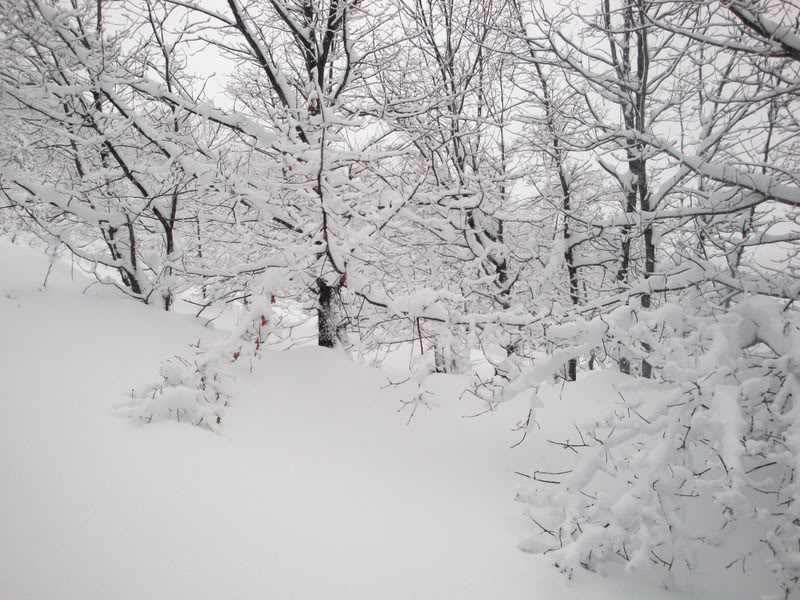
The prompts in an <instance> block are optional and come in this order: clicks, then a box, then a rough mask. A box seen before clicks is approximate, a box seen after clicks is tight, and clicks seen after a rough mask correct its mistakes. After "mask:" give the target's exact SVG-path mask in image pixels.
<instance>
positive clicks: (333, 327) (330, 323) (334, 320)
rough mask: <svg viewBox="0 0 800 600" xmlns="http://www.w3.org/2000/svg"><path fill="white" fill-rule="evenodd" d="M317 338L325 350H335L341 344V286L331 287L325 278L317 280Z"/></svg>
mask: <svg viewBox="0 0 800 600" xmlns="http://www.w3.org/2000/svg"><path fill="white" fill-rule="evenodd" d="M317 287H318V289H319V296H318V298H317V317H318V320H317V336H318V344H319V345H320V346H322V347H324V348H334V347H336V346H337V345H338V342H339V327H340V314H339V310H338V308H339V306H338V304H339V299H338V292H339V285H338V284H334V285H329V284H328V283H327V282H326V281H325V280H324V279H323V278H321V277H320V278H319V279H318V280H317Z"/></svg>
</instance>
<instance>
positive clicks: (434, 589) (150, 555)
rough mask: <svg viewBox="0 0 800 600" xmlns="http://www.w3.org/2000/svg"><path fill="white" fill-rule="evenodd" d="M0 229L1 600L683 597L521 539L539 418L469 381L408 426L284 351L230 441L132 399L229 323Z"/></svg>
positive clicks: (338, 364) (351, 377) (357, 377)
mask: <svg viewBox="0 0 800 600" xmlns="http://www.w3.org/2000/svg"><path fill="white" fill-rule="evenodd" d="M47 267H48V260H47V258H46V257H45V256H44V255H42V254H40V253H38V252H36V251H34V250H31V249H27V248H21V247H16V246H11V245H10V244H8V243H6V242H0V408H1V409H2V418H0V597H2V598H7V599H9V600H92V599H97V600H128V599H130V600H134V599H135V600H161V599H164V600H166V599H169V600H181V599H191V600H203V599H214V600H235V599H264V598H269V599H294V598H308V599H312V598H313V599H319V598H331V599H347V600H354V599H360V598H364V599H366V598H369V599H373V598H382V599H389V598H392V599H394V598H397V599H400V598H404V599H411V598H414V599H428V598H430V599H451V598H452V599H463V600H466V599H470V598H475V599H478V598H480V599H487V598H497V599H499V600H512V599H531V600H533V599H541V600H562V599H563V600H572V599H574V600H579V599H580V600H586V599H587V598H591V599H592V600H612V599H613V600H619V599H622V598H630V599H635V598H641V599H645V598H646V599H648V600H650V599H653V600H657V599H658V598H677V597H678V596H676V595H675V594H674V593H669V594H668V593H666V592H663V591H661V590H658V589H654V588H652V587H647V586H643V585H638V584H634V583H632V582H631V581H611V580H608V579H604V578H601V577H599V576H595V575H592V574H589V573H579V574H576V576H575V577H574V578H573V579H572V580H568V579H567V578H566V577H565V576H563V575H561V574H560V573H559V572H558V571H557V570H556V569H554V568H553V567H552V566H551V565H550V564H549V562H548V561H547V560H546V559H545V558H542V557H538V556H534V555H531V554H526V553H524V552H521V551H520V550H519V544H520V543H521V542H522V541H523V539H524V537H525V532H526V531H533V530H532V529H531V527H532V526H531V523H530V522H529V521H528V520H527V519H526V517H525V516H524V510H523V509H524V506H523V505H522V504H520V503H517V502H515V501H514V496H515V491H516V488H517V485H518V484H519V483H520V476H519V475H518V474H515V471H517V470H520V468H521V467H524V465H526V464H530V463H531V461H530V456H529V455H527V454H526V453H530V451H531V447H530V446H528V445H522V446H519V447H518V448H516V449H512V448H511V447H510V446H511V445H512V444H513V443H514V442H516V441H517V440H518V437H519V434H518V433H514V432H513V431H512V427H513V425H514V424H515V423H516V422H517V421H518V420H519V419H520V418H522V417H524V415H525V413H526V412H527V407H526V406H525V405H524V404H516V405H506V406H503V407H502V409H501V410H498V411H497V412H494V413H490V414H486V415H483V416H481V417H479V418H464V415H469V414H472V413H474V412H476V411H477V410H479V409H480V408H481V407H480V406H479V405H476V404H475V403H474V401H470V400H467V399H459V397H458V381H457V380H455V379H454V378H450V377H446V376H440V377H437V379H436V380H435V381H434V382H433V384H432V385H433V387H434V388H435V390H434V391H435V392H436V393H435V396H434V397H435V399H436V406H435V407H434V408H433V409H432V410H431V411H427V410H424V409H422V410H418V411H417V414H416V416H415V417H414V419H413V420H412V421H411V422H410V424H408V425H407V424H406V421H407V418H408V414H407V413H406V412H405V411H404V412H401V413H398V408H399V407H400V404H399V403H398V398H397V393H398V391H397V390H394V389H383V386H384V384H385V383H386V377H385V376H384V375H383V374H382V373H381V372H380V371H378V370H375V369H368V368H366V367H360V366H358V365H356V364H353V363H352V362H350V361H348V360H346V359H345V357H343V356H341V355H339V354H337V353H336V352H333V351H326V350H323V349H320V348H316V347H307V348H300V349H297V350H294V351H290V352H267V353H266V354H265V355H264V357H263V358H262V359H261V360H259V361H258V362H256V363H254V364H253V370H252V373H243V375H242V376H240V377H239V378H238V380H237V383H236V384H235V386H234V400H233V405H232V406H231V408H230V409H229V411H228V414H227V417H226V419H225V422H224V424H223V425H224V426H223V429H222V434H221V435H217V434H214V433H211V432H209V431H205V430H201V429H199V428H196V427H192V426H188V425H185V424H179V423H176V422H166V423H165V422H162V423H157V424H151V425H145V424H138V423H134V422H131V421H129V420H127V419H125V418H122V417H120V416H119V415H118V414H116V413H115V412H114V409H113V405H114V403H115V402H118V401H119V400H120V399H124V397H125V394H126V393H127V391H128V390H130V389H131V388H133V387H135V386H138V385H141V384H143V383H149V382H152V381H153V380H154V379H155V378H157V373H158V367H159V365H160V363H161V361H163V360H164V359H167V358H169V357H170V356H173V355H176V354H183V355H186V354H187V352H189V344H190V343H192V342H196V341H197V340H198V339H200V338H202V339H210V338H211V337H213V336H214V335H215V333H214V332H213V331H212V330H210V329H207V328H203V327H202V325H201V323H199V322H198V321H197V320H194V319H193V318H191V317H189V316H184V315H175V314H166V313H163V312H160V311H158V310H156V309H153V308H147V307H145V306H143V305H139V304H137V303H135V302H133V301H131V300H130V299H127V298H123V297H122V296H121V295H118V294H117V293H115V292H114V291H113V290H110V289H108V288H102V287H101V286H98V285H94V286H91V287H89V289H86V288H87V286H89V284H90V283H91V280H90V279H88V278H87V277H86V276H85V275H84V274H82V273H80V272H78V270H77V269H76V270H75V272H74V273H71V270H70V268H69V265H68V264H67V263H66V262H58V263H56V264H55V266H54V268H53V271H52V273H51V274H50V277H49V280H48V283H47V286H46V288H43V286H42V282H43V280H44V277H45V273H46V272H47Z"/></svg>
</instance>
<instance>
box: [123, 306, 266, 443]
mask: <svg viewBox="0 0 800 600" xmlns="http://www.w3.org/2000/svg"><path fill="white" fill-rule="evenodd" d="M269 298H270V296H269V295H267V296H266V298H261V299H260V300H258V301H256V302H253V303H251V305H250V307H249V310H248V311H247V313H246V314H245V316H244V318H242V320H241V322H240V323H239V325H238V327H237V328H236V329H235V330H234V331H233V332H232V333H231V335H230V336H228V337H227V338H226V339H224V340H222V341H220V342H216V343H213V344H210V345H209V346H208V347H207V348H204V347H203V346H202V344H201V343H200V342H198V346H197V348H196V350H195V354H194V356H193V357H192V358H190V359H186V358H182V357H176V358H175V359H173V360H168V361H166V362H164V363H163V364H162V365H161V368H160V375H161V377H162V380H161V381H159V382H157V383H154V384H150V385H146V386H143V387H140V388H138V389H134V390H132V391H131V398H130V400H129V401H127V402H124V403H122V404H120V405H119V408H120V410H121V411H122V412H123V413H124V414H126V415H128V416H129V417H131V418H133V419H136V420H141V421H146V422H148V423H150V422H152V421H161V420H177V421H181V422H186V423H191V424H193V425H197V426H200V427H204V428H207V429H210V430H211V431H215V432H218V431H219V428H220V425H221V424H222V419H223V418H224V416H225V410H226V408H227V407H228V404H229V401H230V398H231V394H230V391H229V389H228V384H229V382H230V381H231V379H232V377H233V373H232V370H233V367H234V365H235V363H237V362H239V361H242V360H247V359H252V358H253V357H258V356H260V354H261V350H262V347H263V345H264V342H265V340H266V338H267V335H268V334H269V331H270V328H271V327H272V325H273V323H272V320H273V311H272V305H271V300H270V299H269Z"/></svg>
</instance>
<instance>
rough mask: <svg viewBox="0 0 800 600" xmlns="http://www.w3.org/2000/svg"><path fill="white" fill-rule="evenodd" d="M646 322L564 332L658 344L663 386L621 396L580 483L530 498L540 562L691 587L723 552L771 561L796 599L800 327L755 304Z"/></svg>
mask: <svg viewBox="0 0 800 600" xmlns="http://www.w3.org/2000/svg"><path fill="white" fill-rule="evenodd" d="M686 305H687V306H693V305H692V304H691V303H688V302H687V303H686ZM638 317H639V319H638V322H634V323H631V322H630V310H629V308H627V307H622V308H620V309H618V310H617V311H616V312H615V313H614V314H612V315H611V316H610V317H609V318H606V319H604V320H603V321H602V322H600V321H599V320H598V321H595V322H585V323H582V324H579V325H578V326H571V327H565V328H564V330H563V331H561V332H558V331H554V332H552V333H553V335H554V336H558V335H559V333H561V334H562V335H564V336H565V337H564V339H565V340H569V341H573V342H574V341H576V340H577V341H579V342H583V343H586V344H589V345H594V344H597V343H599V342H601V341H602V339H604V340H605V341H606V343H608V342H609V340H613V339H614V338H615V337H616V336H619V337H624V338H627V336H632V337H633V338H634V339H640V340H645V341H647V343H648V344H649V345H650V353H649V356H648V360H649V361H650V362H651V363H652V364H653V365H654V367H656V368H657V370H658V372H659V373H660V374H661V379H662V380H661V381H660V382H647V383H644V382H641V381H637V380H635V379H631V381H632V382H633V383H631V384H629V385H628V386H627V387H625V388H620V389H619V390H617V391H618V393H619V396H620V400H621V402H620V403H619V404H618V405H616V407H615V408H614V410H613V412H612V414H610V415H608V417H607V418H606V419H605V420H602V421H598V422H596V423H595V424H594V425H593V426H591V427H586V428H582V429H581V430H580V437H579V438H576V439H575V440H572V441H571V442H569V443H566V442H565V444H566V445H565V446H564V448H565V449H567V450H569V451H570V453H574V454H575V455H576V463H575V465H574V468H573V469H572V470H571V472H570V473H569V474H568V475H566V476H564V477H563V479H561V480H560V484H559V485H550V484H540V485H538V486H536V487H535V488H534V489H531V490H529V492H527V493H525V494H523V497H522V499H523V500H525V501H527V502H528V503H530V505H531V507H530V511H531V512H530V516H531V517H532V519H534V520H535V522H536V523H537V524H538V525H539V528H540V535H537V536H535V539H531V540H529V542H528V543H527V544H526V547H527V549H529V550H531V551H543V552H546V553H548V554H549V555H550V556H552V558H553V559H554V561H555V562H556V563H557V564H558V565H559V566H560V567H562V568H563V569H565V570H568V571H569V570H571V569H573V568H575V567H584V568H588V569H591V570H597V571H607V570H609V569H613V568H614V566H613V565H614V564H615V563H616V564H618V565H620V566H624V568H625V569H626V570H633V569H637V568H639V567H642V566H645V565H651V564H655V565H659V566H662V567H665V568H666V569H667V570H668V571H670V573H671V575H672V576H674V577H680V574H681V572H686V570H689V571H691V570H694V569H696V568H698V564H697V561H696V556H697V555H698V552H701V551H702V550H703V548H705V547H719V548H720V550H719V552H720V553H721V554H719V555H718V556H719V557H721V558H720V562H718V563H717V564H728V565H734V564H742V563H740V562H739V561H745V560H746V559H749V561H748V562H749V564H751V565H753V564H756V561H758V560H759V559H761V562H763V563H764V564H766V566H767V567H768V569H769V570H770V571H772V572H773V574H774V577H775V579H776V581H777V582H778V583H779V585H780V588H781V590H782V591H783V593H784V594H785V595H786V597H788V596H789V595H790V594H791V593H792V591H796V586H797V581H798V576H800V549H799V548H798V543H799V542H800V503H798V502H797V501H798V499H800V489H798V480H797V473H796V468H797V464H798V459H799V458H800V413H798V408H797V406H796V405H795V399H796V398H797V397H799V395H800V316H799V315H798V313H797V311H796V310H794V309H793V308H792V307H791V306H790V305H787V303H786V302H785V301H784V302H781V301H777V300H775V299H772V298H766V297H760V296H752V297H749V298H746V299H743V300H742V301H740V302H738V303H736V304H734V305H731V306H730V307H729V308H728V310H720V311H719V312H718V313H712V314H707V313H705V314H704V313H700V312H699V311H697V310H696V309H695V310H692V309H690V308H685V307H682V306H679V305H677V304H669V305H665V306H663V307H662V308H660V309H657V310H654V311H651V312H649V313H640V314H639V315H638ZM601 338H602V339H601ZM578 345H580V343H579V344H578ZM556 366H557V365H556V364H555V363H553V364H552V368H556ZM546 372H547V368H545V367H544V366H543V367H542V368H541V369H537V370H536V373H535V374H529V377H530V379H528V383H529V384H530V383H543V382H544V381H546V378H545V374H546ZM723 542H728V543H727V544H724V545H723ZM750 557H752V558H750ZM742 566H743V565H742ZM776 591H777V590H776Z"/></svg>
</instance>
